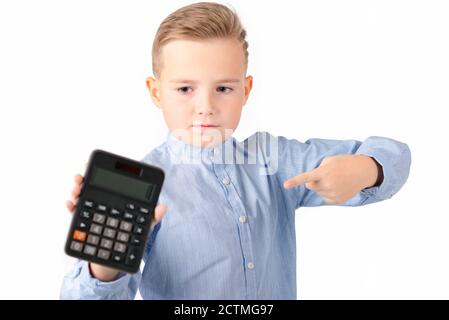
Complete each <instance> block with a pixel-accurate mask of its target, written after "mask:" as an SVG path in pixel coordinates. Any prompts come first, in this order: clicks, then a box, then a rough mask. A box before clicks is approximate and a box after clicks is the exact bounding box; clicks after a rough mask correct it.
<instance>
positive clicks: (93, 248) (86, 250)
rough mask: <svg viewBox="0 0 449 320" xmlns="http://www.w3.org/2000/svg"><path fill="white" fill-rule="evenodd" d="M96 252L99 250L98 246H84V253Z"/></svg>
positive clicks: (92, 254) (92, 253)
mask: <svg viewBox="0 0 449 320" xmlns="http://www.w3.org/2000/svg"><path fill="white" fill-rule="evenodd" d="M96 252H97V248H95V247H93V246H89V245H86V246H85V247H84V253H85V254H88V255H90V256H94V255H95V253H96Z"/></svg>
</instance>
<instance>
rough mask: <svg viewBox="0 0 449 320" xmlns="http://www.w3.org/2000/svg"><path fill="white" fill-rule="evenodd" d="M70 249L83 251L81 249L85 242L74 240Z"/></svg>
mask: <svg viewBox="0 0 449 320" xmlns="http://www.w3.org/2000/svg"><path fill="white" fill-rule="evenodd" d="M70 249H71V250H73V251H78V252H81V250H83V244H82V243H81V242H77V241H72V243H71V244H70Z"/></svg>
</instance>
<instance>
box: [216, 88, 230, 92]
mask: <svg viewBox="0 0 449 320" xmlns="http://www.w3.org/2000/svg"><path fill="white" fill-rule="evenodd" d="M227 90H228V91H227ZM217 91H219V92H231V91H232V88H229V87H218V88H217Z"/></svg>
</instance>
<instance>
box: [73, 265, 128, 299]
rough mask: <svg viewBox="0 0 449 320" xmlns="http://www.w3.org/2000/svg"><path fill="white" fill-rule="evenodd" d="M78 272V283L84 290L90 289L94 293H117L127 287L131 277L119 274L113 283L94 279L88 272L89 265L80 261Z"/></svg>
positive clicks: (122, 273)
mask: <svg viewBox="0 0 449 320" xmlns="http://www.w3.org/2000/svg"><path fill="white" fill-rule="evenodd" d="M80 263H81V270H80V282H81V284H82V285H83V286H85V287H86V288H89V289H92V290H93V291H95V292H96V293H101V292H103V291H104V293H108V294H110V293H111V292H118V291H121V290H124V289H126V288H127V287H128V283H129V281H130V277H131V275H130V274H128V273H125V272H120V273H119V275H118V278H117V279H116V280H113V281H101V280H98V279H96V278H94V277H93V276H92V275H91V273H90V270H89V263H88V262H87V261H82V262H80Z"/></svg>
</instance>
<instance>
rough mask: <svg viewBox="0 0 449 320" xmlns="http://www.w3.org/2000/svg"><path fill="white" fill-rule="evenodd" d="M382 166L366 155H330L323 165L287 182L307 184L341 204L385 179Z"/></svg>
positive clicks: (327, 201) (289, 186)
mask: <svg viewBox="0 0 449 320" xmlns="http://www.w3.org/2000/svg"><path fill="white" fill-rule="evenodd" d="M382 179H383V172H382V168H381V166H380V165H379V164H378V163H377V162H376V160H374V159H373V158H371V157H368V156H364V155H346V154H343V155H337V156H331V157H326V158H324V159H323V161H322V162H321V164H320V166H319V167H318V168H316V169H313V170H311V171H308V172H303V173H301V174H300V175H297V176H296V177H293V178H290V179H288V180H286V181H285V182H284V188H286V189H288V188H292V187H296V186H299V185H301V184H304V183H305V187H306V188H307V189H310V190H313V191H315V192H316V193H318V194H319V195H320V196H321V197H322V198H323V199H324V201H325V202H326V203H328V204H341V203H344V202H346V201H347V200H349V199H351V198H353V197H354V196H355V195H356V194H357V193H359V192H360V191H361V190H363V189H365V188H369V187H372V186H374V185H378V184H380V183H381V182H382Z"/></svg>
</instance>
